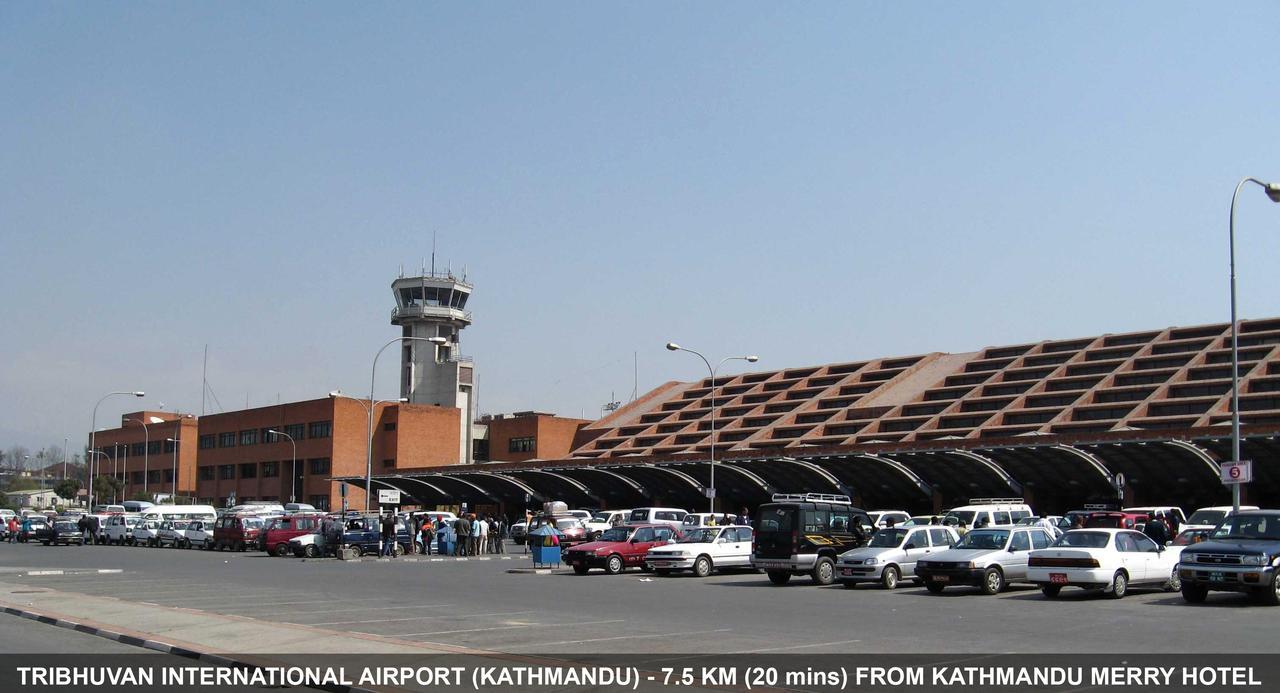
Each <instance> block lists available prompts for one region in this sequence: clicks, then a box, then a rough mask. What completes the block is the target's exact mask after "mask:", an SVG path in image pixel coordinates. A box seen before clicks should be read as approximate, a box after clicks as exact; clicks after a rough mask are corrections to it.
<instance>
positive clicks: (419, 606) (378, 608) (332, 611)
mask: <svg viewBox="0 0 1280 693" xmlns="http://www.w3.org/2000/svg"><path fill="white" fill-rule="evenodd" d="M445 606H453V604H415V605H413V606H368V607H363V608H361V607H356V608H351V609H320V610H318V611H299V610H295V609H290V611H291V612H292V613H293V614H336V613H341V612H343V611H389V610H391V609H439V608H441V607H445ZM228 608H234V607H228ZM254 608H260V607H254ZM299 625H306V624H299Z"/></svg>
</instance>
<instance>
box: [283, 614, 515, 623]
mask: <svg viewBox="0 0 1280 693" xmlns="http://www.w3.org/2000/svg"><path fill="white" fill-rule="evenodd" d="M532 613H535V612H533V611H497V612H494V613H492V614H438V615H432V616H408V617H405V618H376V619H372V620H369V621H321V622H320V623H306V624H302V623H299V624H298V625H307V626H347V625H357V624H360V623H394V622H396V621H424V620H427V619H432V618H464V619H465V618H480V617H481V616H516V615H518V614H532Z"/></svg>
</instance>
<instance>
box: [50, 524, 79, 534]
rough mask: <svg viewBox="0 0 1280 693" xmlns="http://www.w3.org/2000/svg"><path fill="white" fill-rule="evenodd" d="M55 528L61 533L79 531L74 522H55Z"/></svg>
mask: <svg viewBox="0 0 1280 693" xmlns="http://www.w3.org/2000/svg"><path fill="white" fill-rule="evenodd" d="M53 528H54V529H55V530H57V531H59V532H75V531H77V529H76V525H75V523H74V522H55V523H53Z"/></svg>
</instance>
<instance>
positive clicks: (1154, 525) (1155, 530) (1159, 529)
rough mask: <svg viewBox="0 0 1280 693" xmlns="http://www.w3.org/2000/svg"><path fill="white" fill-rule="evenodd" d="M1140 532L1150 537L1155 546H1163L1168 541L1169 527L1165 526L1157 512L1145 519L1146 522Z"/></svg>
mask: <svg viewBox="0 0 1280 693" xmlns="http://www.w3.org/2000/svg"><path fill="white" fill-rule="evenodd" d="M1142 533H1143V534H1145V535H1147V536H1148V537H1150V538H1151V541H1154V542H1155V543H1156V546H1164V545H1165V544H1166V543H1168V541H1169V529H1168V528H1167V527H1165V524H1164V520H1163V519H1161V518H1160V515H1159V514H1158V513H1153V514H1152V515H1151V517H1150V518H1149V519H1148V520H1147V524H1146V525H1145V526H1144V527H1143V528H1142Z"/></svg>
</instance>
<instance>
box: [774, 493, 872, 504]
mask: <svg viewBox="0 0 1280 693" xmlns="http://www.w3.org/2000/svg"><path fill="white" fill-rule="evenodd" d="M805 501H808V502H817V503H845V504H852V503H853V501H851V500H849V497H848V496H842V495H839V494H836V493H775V494H773V502H775V503H787V502H805Z"/></svg>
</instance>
